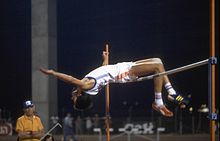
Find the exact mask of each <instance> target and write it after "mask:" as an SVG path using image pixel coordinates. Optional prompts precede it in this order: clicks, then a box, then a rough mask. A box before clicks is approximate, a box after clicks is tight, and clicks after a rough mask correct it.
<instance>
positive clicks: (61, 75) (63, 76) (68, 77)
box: [40, 68, 85, 87]
mask: <svg viewBox="0 0 220 141" xmlns="http://www.w3.org/2000/svg"><path fill="white" fill-rule="evenodd" d="M40 71H41V72H43V73H44V74H46V75H52V76H55V77H57V78H58V79H59V80H62V81H64V82H66V83H69V84H73V85H77V86H79V87H82V86H84V85H85V83H84V82H82V81H81V80H79V79H77V78H75V77H73V76H71V75H67V74H64V73H60V72H56V71H54V70H47V69H44V68H40Z"/></svg>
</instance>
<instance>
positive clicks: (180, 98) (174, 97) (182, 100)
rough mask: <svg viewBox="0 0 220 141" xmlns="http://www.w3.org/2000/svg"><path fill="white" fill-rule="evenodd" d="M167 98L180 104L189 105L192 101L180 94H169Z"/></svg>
mask: <svg viewBox="0 0 220 141" xmlns="http://www.w3.org/2000/svg"><path fill="white" fill-rule="evenodd" d="M167 99H168V100H169V101H172V102H174V103H176V104H179V105H188V104H189V101H190V100H189V98H188V97H183V96H182V95H180V94H176V95H168V96H167Z"/></svg>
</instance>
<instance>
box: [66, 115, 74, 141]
mask: <svg viewBox="0 0 220 141" xmlns="http://www.w3.org/2000/svg"><path fill="white" fill-rule="evenodd" d="M73 129H74V128H73V118H72V116H71V113H67V114H66V116H65V118H64V121H63V135H64V141H69V140H73V141H76V137H75V135H74V132H73Z"/></svg>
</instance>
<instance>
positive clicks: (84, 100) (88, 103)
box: [72, 88, 93, 111]
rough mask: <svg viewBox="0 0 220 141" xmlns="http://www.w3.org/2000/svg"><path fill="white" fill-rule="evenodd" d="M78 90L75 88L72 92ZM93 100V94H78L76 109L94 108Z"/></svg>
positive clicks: (75, 103)
mask: <svg viewBox="0 0 220 141" xmlns="http://www.w3.org/2000/svg"><path fill="white" fill-rule="evenodd" d="M76 92H77V90H76V89H75V88H74V89H73V92H72V94H74V93H76ZM92 106H93V102H92V99H91V96H90V95H89V94H86V93H84V92H82V93H81V95H79V96H77V98H76V101H75V102H74V109H76V110H79V111H83V110H87V109H90V108H92Z"/></svg>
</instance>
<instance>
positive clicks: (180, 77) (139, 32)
mask: <svg viewBox="0 0 220 141" xmlns="http://www.w3.org/2000/svg"><path fill="white" fill-rule="evenodd" d="M57 2H58V6H57V23H58V24H57V29H58V33H57V35H58V38H57V41H58V71H60V72H64V73H67V74H71V75H73V76H74V77H77V78H83V76H84V75H85V74H87V73H88V72H89V71H91V70H92V69H94V68H96V67H98V66H100V65H101V64H102V56H101V54H102V51H103V50H104V46H105V43H109V45H110V63H111V64H112V63H117V62H122V61H136V60H139V59H144V58H150V57H159V58H161V59H162V60H163V62H164V65H165V67H166V69H167V70H169V69H173V68H176V67H179V66H183V65H187V64H191V63H194V62H198V61H201V60H204V59H207V58H209V52H210V49H209V45H210V42H209V38H210V37H209V36H210V35H209V34H210V33H209V32H210V31H209V29H210V25H209V1H201V0H178V1H174V0H156V1H150V0H138V1H134V0H117V1H116V0H115V1H114V0H113V1H108V0H104V1H103V0H93V1H81V0H65V1H63V0H57ZM217 3H218V2H217ZM216 5H218V4H216ZM217 13H219V11H218V8H217ZM0 16H1V17H0V18H1V21H0V39H1V42H0V47H1V54H0V55H1V69H0V73H1V87H0V88H1V94H0V108H1V109H2V111H3V112H4V114H3V116H4V117H6V118H7V117H8V116H10V115H12V118H13V119H16V118H17V117H18V116H19V115H20V114H22V110H21V109H22V102H23V101H24V100H26V99H30V98H31V1H29V0H23V1H15V0H7V1H6V0H4V1H2V2H1V5H0ZM216 17H219V14H217V16H216ZM216 25H217V27H216V34H217V35H216V40H217V41H216V54H217V56H218V55H219V47H218V46H219V42H218V41H219V32H217V31H219V19H218V18H217V23H216ZM207 69H208V67H207V66H202V67H199V68H195V69H192V70H189V71H185V72H180V73H177V74H173V75H171V76H170V80H171V82H172V83H173V86H174V88H175V89H176V90H177V91H178V92H180V93H182V94H192V102H191V106H193V107H194V109H198V108H199V107H200V105H201V104H207V103H208V75H207V74H208V70H207ZM216 77H217V78H218V71H217V76H216ZM218 86H219V85H218V82H217V85H216V87H217V88H216V89H217V92H216V95H217V97H216V99H218V94H219V91H218ZM71 89H72V86H70V85H66V84H65V83H63V82H61V81H59V82H58V95H59V98H58V107H59V109H58V111H59V116H61V117H62V116H63V115H64V113H65V112H67V111H73V109H72V103H71V100H70V93H71ZM164 93H166V92H165V91H164ZM110 95H111V96H110V97H111V115H112V116H115V117H120V116H127V114H128V113H127V111H128V110H129V109H130V110H131V109H132V111H133V112H132V114H133V116H149V115H150V112H151V103H152V101H153V99H154V97H153V96H154V92H153V83H152V80H149V81H144V82H139V83H130V84H127V85H122V84H119V85H118V84H112V85H111V86H110ZM104 98H105V97H104V90H103V91H101V93H100V94H99V95H97V96H95V97H94V102H95V105H94V108H93V109H92V110H90V111H87V112H84V113H78V112H76V111H73V114H74V115H77V114H82V115H83V116H86V115H93V114H95V113H98V114H99V115H101V116H104V114H105V112H104V110H105V99H104ZM165 102H166V99H165ZM125 103H126V104H125ZM216 106H217V108H218V100H217V104H216Z"/></svg>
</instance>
